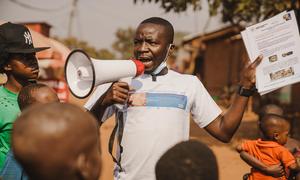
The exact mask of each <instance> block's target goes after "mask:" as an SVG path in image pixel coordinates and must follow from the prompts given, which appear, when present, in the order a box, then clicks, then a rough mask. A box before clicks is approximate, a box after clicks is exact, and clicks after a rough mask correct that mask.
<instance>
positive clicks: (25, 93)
mask: <svg viewBox="0 0 300 180" xmlns="http://www.w3.org/2000/svg"><path fill="white" fill-rule="evenodd" d="M50 102H59V99H58V97H57V94H56V93H55V91H54V90H53V89H52V88H50V87H48V86H47V85H45V84H30V85H28V86H25V87H23V88H22V89H21V91H20V92H19V95H18V104H19V107H20V109H21V111H22V110H24V109H25V108H26V107H28V106H30V105H32V104H35V103H50Z"/></svg>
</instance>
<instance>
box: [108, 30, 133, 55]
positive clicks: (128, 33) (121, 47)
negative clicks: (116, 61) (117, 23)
mask: <svg viewBox="0 0 300 180" xmlns="http://www.w3.org/2000/svg"><path fill="white" fill-rule="evenodd" d="M134 34H135V31H134V30H133V29H132V28H130V27H129V28H127V29H122V28H120V29H118V30H117V32H116V33H115V35H116V38H117V39H116V41H115V42H114V43H113V44H112V48H113V49H114V50H115V51H116V52H117V53H118V55H119V57H118V58H120V59H129V58H131V57H133V54H132V52H133V38H134Z"/></svg>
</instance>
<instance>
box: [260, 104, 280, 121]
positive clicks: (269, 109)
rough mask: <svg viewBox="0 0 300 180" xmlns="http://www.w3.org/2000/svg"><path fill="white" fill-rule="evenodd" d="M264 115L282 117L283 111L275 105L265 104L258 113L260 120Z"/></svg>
mask: <svg viewBox="0 0 300 180" xmlns="http://www.w3.org/2000/svg"><path fill="white" fill-rule="evenodd" d="M266 114H277V115H280V116H283V109H282V108H281V107H280V106H278V105H276V104H267V105H265V106H263V107H262V108H261V111H260V112H259V117H260V119H261V118H262V117H263V116H264V115H266Z"/></svg>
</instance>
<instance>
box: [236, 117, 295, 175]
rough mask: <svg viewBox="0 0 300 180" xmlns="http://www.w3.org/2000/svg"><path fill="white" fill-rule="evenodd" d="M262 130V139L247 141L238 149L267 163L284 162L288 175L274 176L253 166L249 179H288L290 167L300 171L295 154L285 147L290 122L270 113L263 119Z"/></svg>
mask: <svg viewBox="0 0 300 180" xmlns="http://www.w3.org/2000/svg"><path fill="white" fill-rule="evenodd" d="M260 130H261V132H262V133H261V134H262V138H261V139H258V140H248V141H245V142H243V143H242V144H240V145H238V146H237V151H238V152H240V153H241V152H243V151H245V152H247V153H249V154H250V155H252V156H254V157H255V158H257V159H258V160H260V161H261V162H263V163H264V164H266V165H276V164H279V163H282V164H283V166H284V167H285V172H286V173H285V174H286V175H285V176H282V177H280V178H274V177H272V176H269V175H266V174H263V173H262V172H261V171H258V170H256V169H255V168H252V169H251V174H250V176H249V180H259V179H261V180H271V179H282V180H286V179H287V177H288V173H289V172H288V171H289V169H290V170H296V171H299V170H300V167H298V166H297V164H296V161H295V158H294V156H293V155H292V154H291V153H290V152H289V150H288V149H286V148H285V147H283V145H284V144H285V143H286V142H287V138H288V134H289V130H290V124H289V122H288V121H287V120H286V119H284V118H283V117H282V116H279V115H275V114H268V115H265V116H264V117H263V119H262V120H261V122H260Z"/></svg>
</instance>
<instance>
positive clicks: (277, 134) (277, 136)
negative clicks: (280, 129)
mask: <svg viewBox="0 0 300 180" xmlns="http://www.w3.org/2000/svg"><path fill="white" fill-rule="evenodd" d="M273 139H275V140H276V141H278V139H279V133H273Z"/></svg>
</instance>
